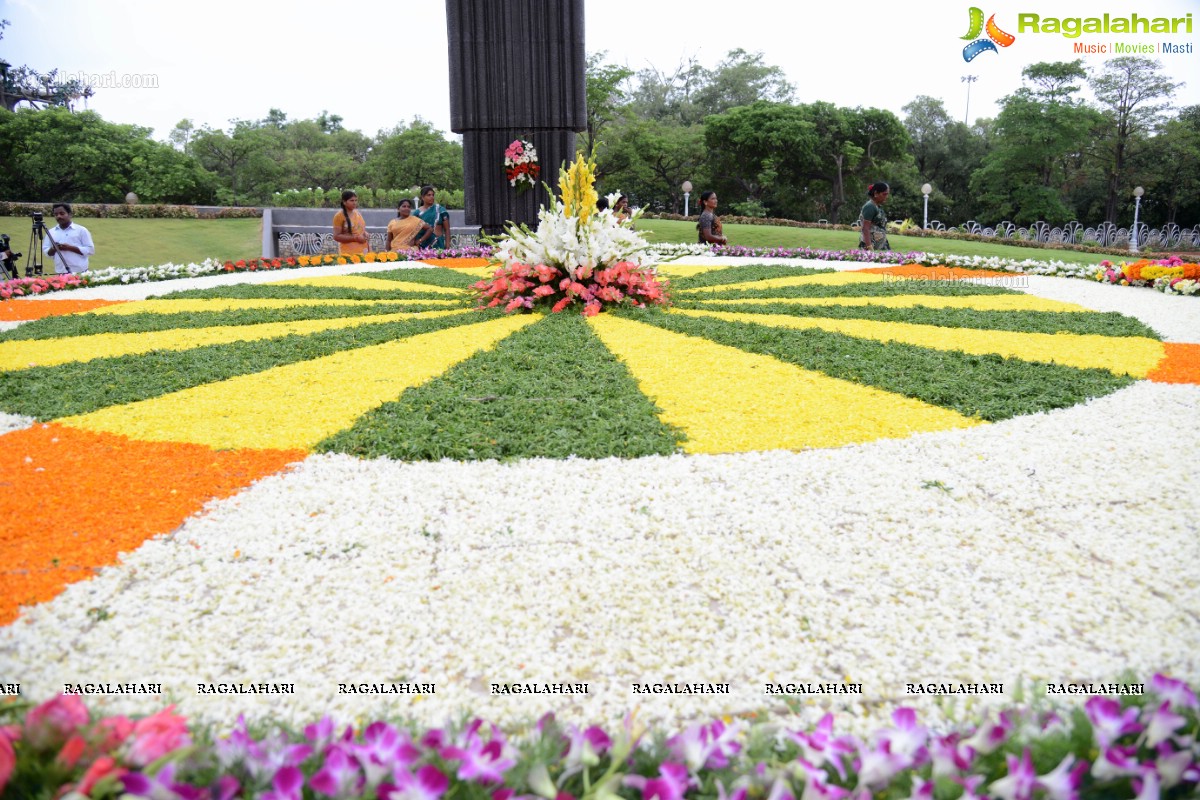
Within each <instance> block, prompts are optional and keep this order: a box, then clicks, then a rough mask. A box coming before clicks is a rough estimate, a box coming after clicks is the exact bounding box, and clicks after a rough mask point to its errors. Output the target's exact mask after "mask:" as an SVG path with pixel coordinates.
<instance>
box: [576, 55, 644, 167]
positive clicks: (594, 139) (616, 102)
mask: <svg viewBox="0 0 1200 800" xmlns="http://www.w3.org/2000/svg"><path fill="white" fill-rule="evenodd" d="M605 55H607V54H606V53H592V54H591V55H590V56H588V60H587V74H586V77H585V85H586V92H587V130H586V131H585V132H584V135H583V139H582V140H581V141H580V146H581V147H582V148H583V149H584V151H585V152H589V153H590V152H591V151H592V149H593V148H594V147H595V146H596V145H597V144H598V143H599V142H601V141H602V140H603V134H604V129H605V128H606V127H607V126H608V125H609V124H610V123H612V122H614V121H615V120H617V119H619V118H620V117H621V115H622V113H623V110H624V108H625V106H626V105H627V98H626V93H625V90H624V88H623V86H624V85H625V83H626V82H627V81H628V80H629V79H630V78H631V77H633V70H631V69H629V68H628V67H621V66H617V65H615V64H605V63H604V57H605ZM602 176H603V173H602V174H601V176H600V177H602Z"/></svg>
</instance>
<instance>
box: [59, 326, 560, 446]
mask: <svg viewBox="0 0 1200 800" xmlns="http://www.w3.org/2000/svg"><path fill="white" fill-rule="evenodd" d="M537 319H538V317H536V316H533V315H520V316H512V317H502V318H500V319H496V320H491V321H488V322H480V323H478V324H475V325H467V326H462V327H458V328H453V329H451V330H445V331H436V332H434V333H423V334H420V335H417V336H411V337H409V338H407V339H400V340H397V341H394V342H388V343H386V344H380V345H372V346H370V347H361V348H358V349H356V350H345V351H342V352H340V353H335V354H333V355H330V356H325V357H322V358H316V359H313V360H311V361H304V362H301V363H298V364H288V365H285V366H282V367H275V368H273V369H268V370H266V371H264V372H259V373H255V374H253V375H240V376H238V377H236V378H230V379H229V380H225V381H218V382H216V383H209V384H205V385H203V386H196V387H193V388H191V389H184V390H183V391H179V392H173V393H171V394H168V395H164V396H162V397H156V398H152V399H149V400H140V401H138V402H136V403H130V404H128V405H123V406H113V407H111V408H106V409H102V410H100V411H95V412H92V413H90V414H83V415H81V416H76V417H68V418H65V419H62V420H60V422H62V423H63V424H64V425H70V426H72V427H76V428H84V429H86V430H92V431H105V432H108V433H116V434H121V435H124V436H129V437H130V438H133V439H138V440H142V441H166V442H192V443H195V444H203V445H208V446H209V447H213V448H217V449H224V448H241V447H250V448H280V449H285V450H286V449H292V448H304V449H310V448H312V447H313V446H314V445H316V444H317V443H318V442H320V441H321V440H322V439H325V438H326V437H328V436H330V435H332V434H334V433H337V432H338V431H340V430H344V429H346V428H349V427H350V426H352V425H353V424H354V423H355V421H356V420H357V419H358V418H359V417H360V416H362V415H363V414H365V413H367V412H368V411H370V410H371V409H373V408H376V407H377V406H379V405H381V404H383V403H386V402H388V401H391V400H395V399H396V398H398V397H399V396H400V395H401V394H402V393H403V392H404V391H405V390H406V389H409V388H410V387H413V386H418V385H420V384H422V383H425V382H426V381H428V380H430V379H431V378H434V377H436V376H437V375H440V374H441V373H443V372H445V371H446V370H447V369H449V368H450V367H452V366H454V365H455V364H457V363H459V362H460V361H463V360H465V359H467V358H470V357H471V356H473V355H474V354H475V353H477V352H479V351H480V350H485V349H487V348H490V347H492V346H494V345H495V344H496V343H497V342H499V341H500V340H501V339H503V338H504V337H506V336H508V335H510V334H512V333H514V332H516V331H518V330H520V329H521V328H524V327H525V326H526V325H529V324H530V323H532V322H534V321H536V320H537Z"/></svg>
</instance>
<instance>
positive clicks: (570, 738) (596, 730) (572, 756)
mask: <svg viewBox="0 0 1200 800" xmlns="http://www.w3.org/2000/svg"><path fill="white" fill-rule="evenodd" d="M566 740H567V751H566V754H565V755H564V756H563V765H564V766H565V767H566V771H567V772H568V773H573V772H575V771H577V770H578V769H579V768H580V767H581V766H583V767H594V766H596V765H597V764H599V763H600V756H601V755H603V754H604V753H606V752H608V750H609V749H610V748H611V747H612V739H610V738H608V734H607V733H605V732H604V729H603V728H600V727H599V726H596V725H593V726H591V727H590V728H588V729H587V730H580V729H579V727H578V726H576V725H571V726H569V727H568V728H567V734H566Z"/></svg>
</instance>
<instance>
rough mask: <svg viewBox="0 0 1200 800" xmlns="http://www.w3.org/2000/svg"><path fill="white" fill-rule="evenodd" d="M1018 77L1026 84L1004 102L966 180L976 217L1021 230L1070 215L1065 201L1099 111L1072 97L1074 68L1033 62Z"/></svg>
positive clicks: (1072, 213) (1077, 74) (1064, 219)
mask: <svg viewBox="0 0 1200 800" xmlns="http://www.w3.org/2000/svg"><path fill="white" fill-rule="evenodd" d="M1022 74H1023V75H1024V76H1025V78H1026V80H1028V81H1029V82H1030V83H1031V84H1032V86H1025V87H1022V88H1020V89H1018V90H1017V91H1016V92H1014V93H1013V94H1011V95H1009V96H1008V97H1006V98H1004V100H1003V101H1002V103H1001V105H1002V110H1001V112H1000V115H999V116H998V117H997V118H996V122H995V126H994V130H995V140H994V148H993V149H992V150H991V151H990V152H989V153H988V155H987V156H986V158H985V159H984V162H983V166H982V167H981V168H980V169H979V170H977V171H976V172H975V173H974V174H973V175H972V176H971V190H972V192H973V193H974V194H975V195H976V196H977V198H978V200H979V203H980V213H981V214H985V215H987V216H989V217H990V218H998V220H997V221H999V220H1010V221H1012V222H1015V223H1018V224H1028V223H1032V222H1035V221H1037V220H1039V219H1043V220H1047V221H1051V222H1067V221H1069V220H1070V219H1071V218H1073V217H1075V216H1077V210H1076V209H1075V208H1074V207H1073V206H1072V205H1070V204H1068V202H1067V198H1068V195H1069V189H1070V187H1071V185H1072V182H1073V181H1075V180H1077V178H1078V175H1079V174H1080V170H1081V168H1082V167H1083V164H1084V161H1085V160H1086V158H1087V157H1088V151H1089V148H1090V143H1091V142H1092V141H1094V139H1095V136H1096V133H1097V130H1098V128H1099V126H1100V124H1101V120H1100V117H1099V114H1098V112H1096V110H1095V109H1092V108H1089V107H1087V106H1085V105H1084V104H1083V102H1082V101H1081V100H1079V99H1077V98H1075V97H1074V93H1075V91H1077V89H1078V87H1077V86H1073V85H1072V84H1071V81H1072V80H1075V79H1077V78H1082V77H1083V70H1082V67H1081V66H1080V64H1079V62H1059V63H1038V64H1031V65H1029V66H1028V67H1026V68H1025V69H1024V70H1023V72H1022Z"/></svg>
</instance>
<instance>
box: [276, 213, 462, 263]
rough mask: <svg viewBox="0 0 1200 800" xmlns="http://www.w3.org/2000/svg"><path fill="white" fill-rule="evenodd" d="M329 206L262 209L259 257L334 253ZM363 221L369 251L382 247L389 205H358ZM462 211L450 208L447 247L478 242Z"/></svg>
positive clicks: (394, 216) (384, 239) (336, 247)
mask: <svg viewBox="0 0 1200 800" xmlns="http://www.w3.org/2000/svg"><path fill="white" fill-rule="evenodd" d="M336 213H337V209H333V208H264V209H263V212H262V254H263V258H286V257H288V256H314V255H321V254H324V253H336V252H337V251H338V243H337V242H336V241H334V238H333V215H334V214H336ZM359 213H361V214H362V215H363V221H365V222H366V223H367V236H368V238H369V239H370V242H369V243H368V247H369V249H370V250H371V251H372V252H379V251H382V250H384V249H385V247H384V245H385V244H386V242H387V225H388V223H389V222H391V221H392V220H393V219H395V218H396V212H395V211H394V210H390V209H377V208H366V209H359ZM465 217H466V212H465V211H462V210H457V209H450V241H448V242H447V243H446V246H447V247H470V246H472V245H477V244H479V236H480V232H479V228H477V227H469V226H468V225H467V224H466V219H465Z"/></svg>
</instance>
